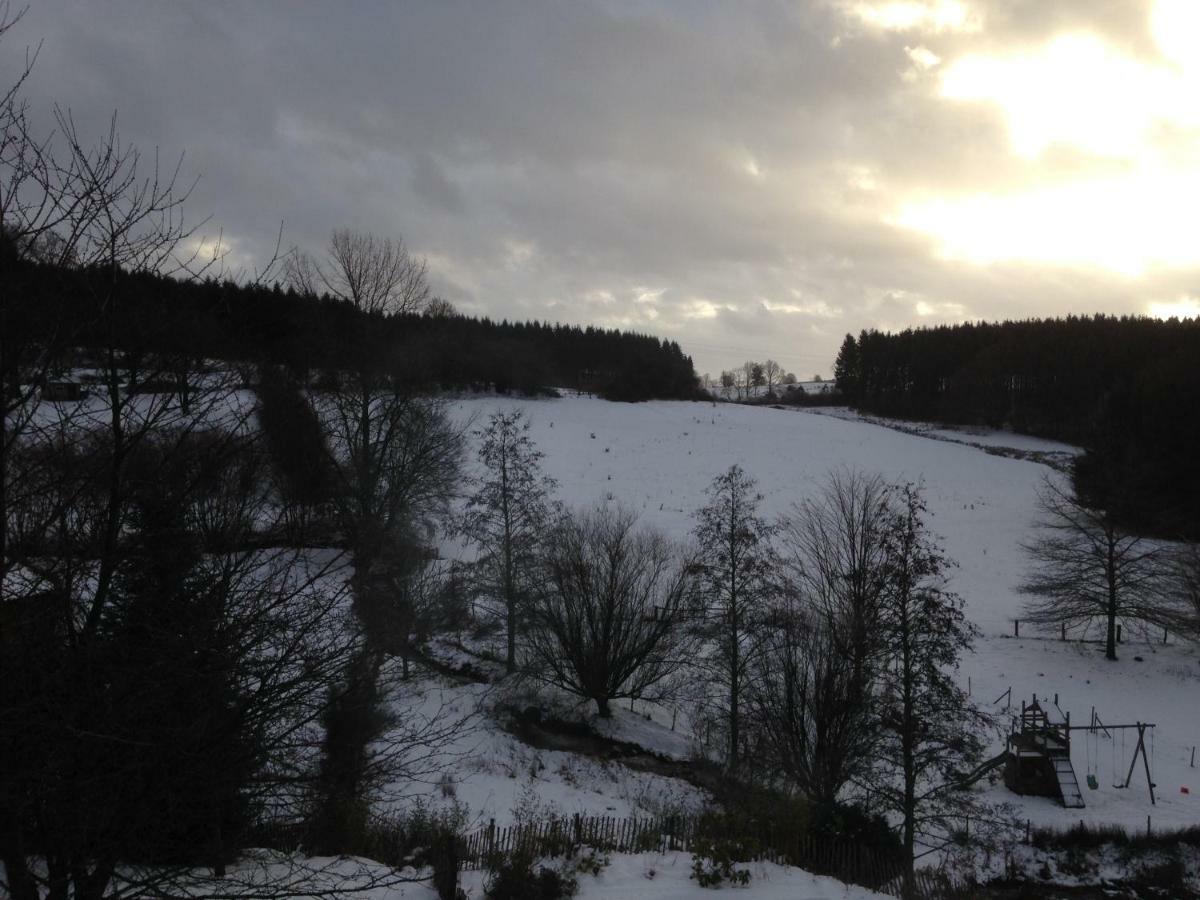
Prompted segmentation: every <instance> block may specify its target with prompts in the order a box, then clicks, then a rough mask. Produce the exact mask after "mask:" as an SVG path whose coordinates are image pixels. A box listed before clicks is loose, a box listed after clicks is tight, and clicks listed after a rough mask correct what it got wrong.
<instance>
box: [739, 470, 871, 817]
mask: <svg viewBox="0 0 1200 900" xmlns="http://www.w3.org/2000/svg"><path fill="white" fill-rule="evenodd" d="M888 494H889V492H888V488H887V486H886V485H885V484H884V483H883V481H882V480H881V479H880V478H878V477H877V476H867V475H863V474H860V473H857V472H853V471H841V472H835V473H834V474H833V475H831V476H830V477H829V480H828V482H827V484H826V486H825V489H824V490H823V491H822V492H821V493H820V494H819V495H817V496H816V497H813V498H809V499H806V500H805V501H803V502H801V503H799V504H797V505H796V506H795V507H793V509H792V511H791V512H790V514H789V515H787V516H785V517H784V518H783V519H782V521H781V522H780V526H779V531H778V536H779V540H778V545H779V547H780V550H779V565H778V567H777V573H778V574H777V576H776V577H777V581H778V582H779V583H778V592H779V596H780V597H781V598H782V605H781V606H780V607H778V608H776V609H775V610H774V611H773V613H772V618H771V621H770V627H768V628H766V629H764V631H765V637H764V639H763V641H762V642H761V644H760V645H759V647H758V649H757V653H756V655H755V661H754V663H753V664H752V667H751V672H752V676H751V683H750V687H749V690H748V700H749V706H750V708H751V710H752V721H753V727H754V729H755V731H756V734H757V735H758V736H759V737H760V738H761V739H762V740H763V741H764V742H765V745H766V749H767V751H768V755H769V757H770V762H772V763H773V764H774V765H775V766H776V767H777V768H778V769H779V770H780V771H782V772H783V773H784V774H785V775H786V776H787V777H788V778H789V779H790V780H791V781H792V782H793V783H794V784H796V785H797V786H798V787H799V788H800V789H801V790H802V791H803V792H804V793H805V794H806V795H807V796H808V797H810V798H811V799H813V800H814V801H815V802H817V803H821V804H832V803H834V802H835V801H836V800H837V798H838V794H839V792H840V791H841V790H842V788H843V786H845V785H846V784H847V783H848V782H850V781H851V780H852V779H854V778H856V777H861V776H862V775H863V773H864V772H865V771H866V770H867V766H868V761H869V759H870V758H871V756H872V748H873V744H874V742H875V740H876V731H877V729H876V723H875V722H874V719H873V714H874V691H875V687H876V678H877V677H878V674H879V671H880V665H881V657H882V652H883V648H882V645H881V643H880V640H879V628H878V626H879V621H880V605H881V597H882V594H883V590H884V587H885V576H886V564H887V542H886V530H887V527H888V525H889V523H890V516H891V511H890V509H889V506H888Z"/></svg>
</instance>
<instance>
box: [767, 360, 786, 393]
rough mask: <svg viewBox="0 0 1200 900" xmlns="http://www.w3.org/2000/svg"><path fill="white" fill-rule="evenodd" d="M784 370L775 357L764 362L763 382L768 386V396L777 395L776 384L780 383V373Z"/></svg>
mask: <svg viewBox="0 0 1200 900" xmlns="http://www.w3.org/2000/svg"><path fill="white" fill-rule="evenodd" d="M782 371H783V370H782V369H781V368H780V366H779V363H777V362H775V360H773V359H768V360H766V361H765V362H764V363H763V364H762V377H763V383H764V384H766V386H767V396H768V397H774V396H775V385H776V384H778V383H779V377H780V373H781V372H782Z"/></svg>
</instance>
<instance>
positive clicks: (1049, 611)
mask: <svg viewBox="0 0 1200 900" xmlns="http://www.w3.org/2000/svg"><path fill="white" fill-rule="evenodd" d="M1038 506H1039V509H1040V512H1041V518H1040V519H1039V521H1038V522H1037V526H1036V527H1037V536H1036V538H1035V539H1033V540H1031V541H1030V542H1029V543H1027V544H1025V545H1024V550H1025V553H1026V555H1027V556H1028V557H1029V559H1030V562H1031V563H1032V569H1031V571H1030V573H1029V575H1028V577H1027V578H1026V579H1025V582H1024V583H1023V584H1022V585H1021V590H1022V591H1023V592H1024V593H1026V594H1028V595H1030V597H1031V598H1032V599H1031V600H1030V601H1029V603H1028V604H1027V605H1026V608H1025V617H1026V618H1027V619H1029V621H1031V622H1034V623H1036V624H1039V625H1044V626H1050V627H1054V628H1058V627H1060V626H1066V627H1069V628H1070V627H1077V626H1081V625H1082V626H1087V625H1090V624H1091V623H1092V622H1094V621H1096V620H1097V619H1098V620H1100V621H1101V622H1102V623H1103V624H1104V629H1105V648H1104V655H1105V658H1106V659H1111V660H1115V659H1116V658H1117V621H1118V620H1119V619H1124V620H1127V621H1129V622H1131V623H1133V624H1135V625H1141V626H1145V625H1147V624H1155V625H1167V624H1170V623H1171V621H1172V619H1173V618H1174V615H1173V611H1172V609H1171V600H1170V591H1169V589H1168V587H1167V584H1168V577H1167V568H1166V566H1167V557H1166V554H1165V551H1164V549H1163V547H1162V545H1161V544H1158V543H1156V542H1153V541H1148V540H1146V539H1144V538H1141V537H1139V536H1137V535H1135V534H1130V533H1129V532H1127V531H1125V530H1124V529H1123V528H1121V527H1120V526H1119V525H1118V524H1117V523H1116V521H1114V517H1113V516H1112V515H1110V514H1109V513H1107V512H1105V511H1104V510H1099V509H1091V508H1089V507H1087V506H1086V505H1084V503H1083V502H1081V501H1080V500H1079V499H1078V498H1077V497H1076V496H1075V495H1074V494H1073V493H1071V491H1070V488H1069V487H1067V486H1065V485H1063V484H1062V483H1061V482H1059V481H1057V480H1056V479H1054V478H1047V479H1046V480H1045V481H1044V482H1043V485H1042V489H1041V492H1040V494H1039V497H1038Z"/></svg>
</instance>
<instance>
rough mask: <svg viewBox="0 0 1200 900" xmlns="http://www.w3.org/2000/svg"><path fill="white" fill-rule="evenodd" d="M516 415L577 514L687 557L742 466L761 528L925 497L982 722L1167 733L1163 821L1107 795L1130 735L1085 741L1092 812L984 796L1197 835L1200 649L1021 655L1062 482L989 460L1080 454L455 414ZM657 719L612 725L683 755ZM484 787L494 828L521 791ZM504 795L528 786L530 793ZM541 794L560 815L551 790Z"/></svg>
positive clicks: (864, 430) (654, 409) (574, 411)
mask: <svg viewBox="0 0 1200 900" xmlns="http://www.w3.org/2000/svg"><path fill="white" fill-rule="evenodd" d="M514 406H517V407H520V408H523V409H525V410H526V412H527V413H528V415H529V417H530V419H531V421H532V435H533V437H534V439H535V440H536V442H537V444H538V446H539V447H540V449H541V450H542V451H543V452H544V453H545V459H544V460H543V467H544V469H545V471H546V472H547V474H549V475H552V476H553V477H554V478H556V479H557V480H558V483H559V490H558V496H559V498H560V499H562V500H563V501H564V502H566V503H567V504H569V505H572V506H586V505H590V504H596V503H606V502H618V503H622V504H624V505H626V506H628V507H631V508H632V509H634V510H635V511H636V512H637V513H638V514H639V515H640V517H641V521H642V522H643V523H644V524H647V525H652V526H654V527H656V528H659V529H661V530H663V531H665V532H666V533H668V534H669V535H671V536H672V537H674V538H676V539H678V540H680V541H685V540H687V539H688V538H689V535H690V532H691V529H692V527H693V521H692V514H693V513H694V511H695V510H696V509H697V508H698V507H699V506H700V505H702V503H703V502H704V489H705V488H706V487H707V486H708V484H709V483H710V481H711V480H712V478H713V477H714V476H715V475H717V474H718V473H720V472H721V471H723V470H724V469H726V468H727V467H728V466H730V465H732V464H734V463H738V464H740V465H741V466H742V467H743V468H744V469H745V470H746V471H747V472H749V473H750V474H751V475H752V476H753V477H754V478H756V479H757V480H758V484H759V488H760V490H761V491H762V493H763V495H764V498H763V502H762V511H763V512H764V514H766V515H768V516H771V515H777V514H781V513H784V512H786V511H787V510H788V508H789V507H790V506H791V505H792V504H793V503H795V502H796V501H798V500H800V499H801V498H803V497H805V496H807V495H810V494H812V493H814V492H815V491H818V490H820V488H821V486H822V483H823V481H824V479H825V478H826V476H827V475H828V473H829V472H830V471H831V470H834V469H837V468H839V467H847V468H854V469H860V470H863V471H865V472H877V473H879V474H881V475H882V476H884V477H885V478H887V479H889V480H911V481H916V482H921V483H923V484H924V486H925V497H926V500H927V502H928V505H929V510H930V513H931V516H932V518H931V523H930V524H931V527H932V530H933V531H934V532H935V533H936V534H938V535H940V536H941V538H942V542H943V546H944V549H945V551H946V552H947V554H948V555H949V556H950V557H951V558H952V559H953V560H955V561H956V562H957V564H958V565H957V568H955V569H954V570H953V572H952V573H951V586H952V587H953V589H955V590H956V591H957V592H958V593H960V594H961V595H962V596H963V598H964V599H965V601H966V604H967V611H968V614H969V616H970V617H971V619H972V620H973V621H974V622H975V623H976V624H977V625H978V626H979V627H980V629H981V630H982V633H983V638H982V639H981V640H980V641H979V643H978V646H977V647H976V650H975V652H974V653H973V654H972V655H970V656H968V657H966V658H965V659H964V661H963V666H962V671H961V673H960V675H961V680H962V683H963V686H964V687H966V686H968V683H969V685H970V689H971V691H972V695H973V696H974V697H975V698H976V699H977V700H979V701H980V702H981V703H983V704H990V703H991V701H993V700H995V699H996V698H997V697H999V696H1000V695H1001V694H1003V693H1004V692H1005V691H1008V690H1009V689H1010V688H1011V698H1012V702H1013V705H1014V707H1016V708H1019V706H1020V702H1021V699H1022V698H1030V697H1032V696H1034V695H1036V696H1037V697H1039V698H1042V699H1047V698H1049V699H1053V697H1054V695H1055V694H1057V695H1058V699H1059V705H1060V707H1061V708H1062V709H1063V710H1064V711H1068V710H1069V711H1070V712H1071V719H1072V722H1074V723H1086V722H1087V721H1088V719H1089V717H1090V713H1091V710H1092V707H1093V706H1094V707H1095V709H1096V712H1097V713H1098V714H1099V716H1100V718H1101V719H1102V720H1103V721H1104V722H1106V723H1123V722H1137V721H1143V722H1147V721H1148V722H1154V723H1155V724H1156V725H1157V728H1156V729H1155V731H1154V735H1153V747H1152V748H1150V749H1151V751H1152V752H1151V764H1152V767H1153V770H1152V771H1153V776H1154V780H1155V782H1156V783H1157V785H1158V792H1157V793H1158V796H1157V804H1156V805H1154V806H1152V805H1151V803H1150V798H1149V793H1148V791H1147V788H1146V784H1145V775H1144V772H1143V771H1142V770H1141V764H1140V763H1139V765H1138V768H1137V770H1136V771H1135V772H1134V776H1133V782H1132V785H1131V786H1130V788H1129V789H1126V790H1121V789H1117V788H1114V787H1113V784H1114V783H1115V782H1116V781H1117V780H1118V774H1119V776H1120V780H1122V781H1123V780H1124V775H1125V773H1126V771H1127V770H1128V767H1129V764H1130V760H1131V757H1132V753H1133V738H1134V735H1132V734H1128V733H1127V734H1126V735H1125V736H1124V742H1122V736H1121V735H1120V734H1118V735H1117V736H1116V738H1115V742H1114V741H1110V740H1107V739H1105V738H1103V737H1099V738H1097V739H1091V738H1089V737H1087V736H1086V735H1084V734H1083V733H1078V734H1077V735H1076V736H1075V739H1074V742H1073V761H1074V765H1075V770H1076V773H1077V775H1078V777H1079V781H1080V783H1081V784H1082V783H1083V782H1084V781H1085V779H1086V775H1087V774H1088V773H1089V772H1094V773H1095V774H1096V776H1097V781H1098V783H1099V788H1098V789H1096V790H1088V789H1087V788H1084V793H1085V795H1086V796H1085V800H1086V802H1087V807H1086V808H1084V809H1080V810H1068V809H1064V808H1063V807H1061V806H1060V805H1058V803H1057V802H1055V801H1053V800H1049V799H1041V798H1023V797H1018V796H1016V795H1013V794H1011V793H1009V792H1008V791H1006V790H1005V789H1004V788H1003V785H1002V784H1000V785H995V786H993V787H991V788H989V789H988V793H989V795H990V796H992V797H993V798H994V799H995V800H997V801H1004V802H1007V803H1010V804H1012V805H1013V806H1014V807H1015V809H1016V812H1017V815H1019V816H1020V817H1021V818H1028V819H1030V820H1032V822H1033V824H1034V825H1035V826H1037V825H1039V824H1045V825H1055V826H1059V827H1065V826H1068V825H1071V824H1076V823H1078V822H1079V821H1080V820H1083V821H1086V822H1089V823H1092V824H1106V823H1120V824H1123V825H1125V826H1127V827H1130V828H1144V827H1146V817H1147V816H1148V815H1149V816H1151V817H1152V825H1153V827H1154V828H1156V829H1157V828H1163V827H1170V826H1175V825H1184V824H1195V823H1200V769H1193V768H1191V767H1190V758H1191V748H1192V747H1193V745H1196V744H1200V715H1198V714H1197V713H1198V710H1200V664H1198V654H1197V651H1196V650H1195V649H1194V648H1192V647H1188V646H1179V645H1176V644H1175V643H1173V642H1172V643H1171V644H1169V645H1167V646H1162V645H1161V644H1160V643H1156V642H1151V643H1145V642H1140V643H1137V642H1135V643H1130V642H1128V641H1127V643H1126V644H1125V645H1124V646H1123V648H1122V652H1121V660H1120V661H1118V662H1115V663H1110V662H1106V661H1105V660H1104V659H1103V657H1102V654H1101V653H1100V652H1099V649H1098V645H1096V644H1080V643H1075V642H1067V643H1063V642H1060V641H1058V640H1055V639H1054V638H1053V636H1033V635H1031V634H1030V632H1029V631H1028V629H1027V627H1025V626H1022V629H1021V637H1020V638H1014V637H1012V634H1013V619H1014V618H1019V617H1020V614H1021V605H1022V598H1021V596H1020V594H1019V593H1018V591H1017V584H1018V583H1019V582H1020V580H1021V577H1022V575H1023V572H1024V569H1025V559H1024V556H1023V554H1022V551H1021V548H1020V544H1021V542H1022V541H1023V540H1026V539H1028V538H1029V537H1030V536H1031V532H1030V527H1031V525H1032V523H1033V521H1034V518H1035V515H1036V509H1035V501H1036V496H1037V490H1038V487H1039V485H1040V483H1041V481H1042V479H1043V478H1044V477H1046V476H1047V475H1048V474H1049V475H1054V474H1055V473H1054V470H1053V469H1052V468H1051V467H1050V466H1048V465H1045V464H1043V463H1041V462H1037V461H1033V460H1029V459H1019V458H1009V457H1007V456H1004V455H996V454H995V453H994V452H986V451H985V449H984V446H985V445H986V446H987V447H992V448H995V447H1012V448H1014V449H1019V450H1024V451H1035V452H1039V453H1040V452H1044V453H1047V454H1066V453H1073V452H1075V450H1074V448H1070V447H1067V446H1066V445H1061V444H1057V443H1055V442H1051V441H1038V440H1036V439H1032V438H1027V437H1021V436H1014V435H1007V434H1005V433H1002V432H989V433H982V434H981V433H974V432H972V433H960V432H953V433H951V434H950V435H949V436H950V437H953V436H954V435H957V436H959V437H961V438H963V440H962V441H958V440H954V439H946V436H944V435H942V434H941V433H938V434H935V435H932V436H933V437H935V438H938V439H934V440H930V439H929V438H928V437H926V436H923V435H921V434H919V433H916V434H914V433H910V432H907V431H898V430H896V429H894V428H890V427H884V426H881V425H879V424H873V423H870V422H865V421H860V420H856V419H853V418H843V417H834V416H829V415H821V414H814V413H812V412H808V411H798V410H792V409H788V410H775V409H770V408H761V407H747V406H740V405H735V404H723V403H718V404H708V403H683V402H665V401H664V402H653V403H642V404H619V403H608V402H605V401H601V400H594V399H588V398H575V397H571V398H565V399H561V400H520V401H518V400H509V399H504V398H482V399H462V400H459V401H456V403H455V410H456V413H455V414H456V415H459V416H462V417H463V418H464V419H465V418H468V417H474V419H475V420H476V422H477V423H482V422H483V421H484V420H485V419H486V417H487V415H488V414H489V413H490V412H492V411H493V410H495V409H497V408H511V407H514ZM906 424H908V423H906ZM937 431H939V432H940V430H937ZM973 445H979V446H973ZM446 550H447V552H454V548H452V547H447V548H446ZM1159 638H1161V635H1159V636H1157V638H1156V641H1157V640H1158V639H1159ZM1135 656H1137V657H1141V659H1140V661H1139V660H1137V659H1135ZM1002 707H1003V703H1001V704H999V705H998V706H994V707H992V708H993V709H995V710H997V711H1002ZM642 711H643V710H641V709H640V708H639V712H642ZM653 712H654V714H655V720H656V722H657V723H658V724H657V725H655V724H654V723H651V722H647V721H646V720H645V719H644V718H642V717H641V716H628V715H626V716H624V717H623V718H620V719H618V720H617V722H616V723H615V726H614V727H615V728H616V735H617V736H619V737H622V738H623V739H627V740H634V741H637V742H639V743H643V744H650V745H651V746H655V745H656V742H657V744H658V745H661V746H655V749H659V750H665V751H667V752H669V753H671V754H672V755H679V756H682V755H686V752H687V741H686V738H684V737H683V736H681V735H680V734H679V733H673V732H670V731H669V728H668V723H669V721H670V714H669V713H666V714H665V715H664V711H662V710H655V711H653ZM1114 743H1115V746H1114ZM994 745H995V751H996V752H998V751H999V750H1000V749H1001V748H1002V747H1003V740H1002V738H1001V737H1000V736H997V737H996V739H995V741H994ZM552 765H557V762H553V763H552ZM548 767H549V766H548ZM1115 770H1119V772H1118V771H1115ZM478 777H479V773H475V774H472V773H464V777H463V781H462V785H461V787H460V796H462V797H477V796H478V797H485V798H486V797H492V798H494V800H493V801H492V802H484V804H483V805H484V806H485V807H486V808H488V809H489V811H491V810H497V811H498V810H499V809H500V808H501V807H502V806H503V805H504V803H505V802H506V798H507V797H511V796H513V794H514V792H516V791H519V790H520V788H519V787H518V785H512V786H511V789H509V790H501V789H499V788H498V787H497V786H496V781H495V780H494V779H495V773H494V772H493V773H492V774H489V775H487V776H486V778H485V779H484V780H482V781H480V782H479V783H478V784H474V785H473V783H472V782H473V779H476V778H478ZM502 777H503V778H507V775H504V776H502ZM508 780H509V782H512V781H514V780H516V781H517V782H518V784H519V779H508ZM544 788H545V789H546V790H548V791H549V792H550V794H549V796H550V797H551V799H554V800H555V802H559V801H558V797H559V790H558V788H555V787H553V786H552V785H550V784H546V785H544ZM1181 788H1188V789H1189V790H1190V793H1187V794H1185V793H1181V791H1180V789H1181ZM535 789H537V790H542V789H543V788H542V787H537V786H535ZM617 793H618V794H619V790H618V792H617ZM563 796H564V798H565V800H566V802H565V805H566V806H567V807H568V810H567V811H575V809H578V808H580V807H581V806H582V807H583V808H590V809H591V810H592V811H594V812H597V813H600V814H608V815H613V814H614V813H613V812H611V811H607V810H608V808H609V807H610V806H614V805H615V806H616V808H617V809H618V810H624V809H633V808H636V805H637V804H636V803H633V804H629V802H628V800H627V799H622V798H621V797H619V796H616V795H614V794H613V793H612V792H611V791H605V792H604V795H603V797H597V798H594V799H589V798H584V797H583V796H582V795H577V794H565V795H563ZM614 801H616V802H615V804H614ZM471 802H472V803H474V802H476V801H474V800H473V801H471ZM617 814H621V813H617Z"/></svg>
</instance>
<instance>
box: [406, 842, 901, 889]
mask: <svg viewBox="0 0 1200 900" xmlns="http://www.w3.org/2000/svg"><path fill="white" fill-rule="evenodd" d="M608 860H609V863H608V865H607V866H606V867H605V868H604V869H603V870H602V871H601V872H600V874H599V875H594V876H593V875H580V876H578V879H579V893H578V894H576V895H575V896H576V897H577V898H579V900H642V898H653V900H696V898H699V897H721V896H726V895H728V894H730V893H732V894H733V896H736V897H738V898H739V900H872V898H876V897H883V896H885V895H884V894H878V893H876V892H875V891H871V890H868V889H866V888H862V887H856V886H853V885H847V884H843V883H842V882H840V881H838V880H836V879H834V878H826V877H823V876H820V875H811V874H809V873H808V872H805V871H803V870H801V869H794V868H790V867H788V866H779V865H775V864H774V863H766V862H762V863H759V862H754V863H745V864H744V865H741V866H739V867H738V868H744V869H747V870H749V872H750V875H751V878H750V883H749V884H748V885H746V886H745V887H729V886H726V887H723V888H703V887H700V886H699V885H698V884H696V882H695V881H693V880H692V879H691V874H692V856H691V854H690V853H664V854H651V853H641V854H633V853H616V854H613V855H611V856H609V857H608ZM550 864H551V865H552V864H553V862H552V861H551V863H550ZM484 878H485V876H484V873H482V872H464V873H463V875H462V886H463V889H464V890H465V891H466V893H467V896H468V897H470V898H479V897H482V896H483V885H484ZM405 896H408V894H406V895H405ZM412 896H414V897H422V900H423V895H421V894H417V893H413V894H412ZM429 896H430V897H433V896H436V895H434V894H433V893H432V891H430V894H429Z"/></svg>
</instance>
